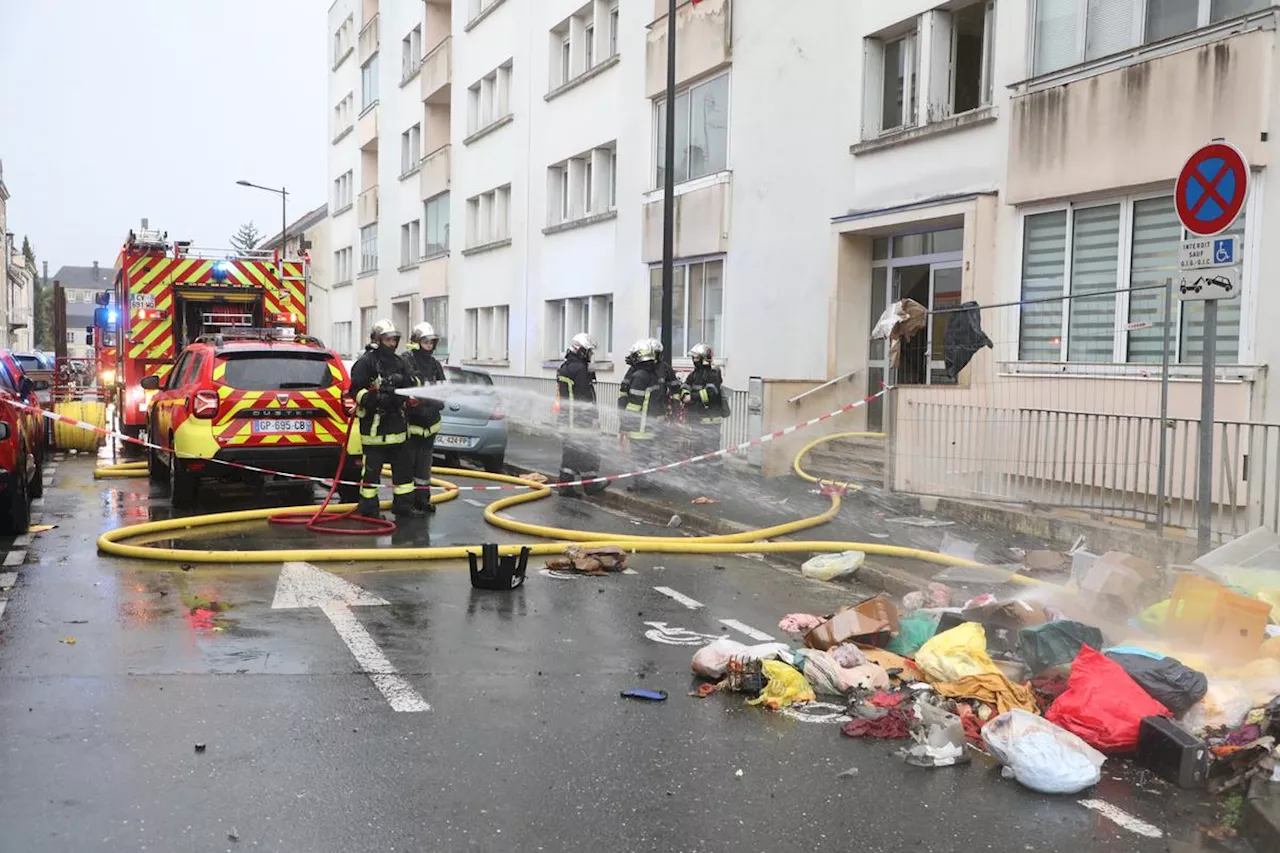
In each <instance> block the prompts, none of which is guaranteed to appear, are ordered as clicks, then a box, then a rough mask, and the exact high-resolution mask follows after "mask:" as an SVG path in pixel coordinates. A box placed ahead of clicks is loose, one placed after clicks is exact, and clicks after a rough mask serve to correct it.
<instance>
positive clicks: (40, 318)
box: [22, 237, 53, 350]
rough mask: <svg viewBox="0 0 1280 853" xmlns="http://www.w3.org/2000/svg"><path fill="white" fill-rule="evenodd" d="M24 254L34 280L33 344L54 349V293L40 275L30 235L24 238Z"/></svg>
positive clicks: (39, 347) (42, 348)
mask: <svg viewBox="0 0 1280 853" xmlns="http://www.w3.org/2000/svg"><path fill="white" fill-rule="evenodd" d="M22 256H23V257H24V258H25V259H26V264H27V269H29V270H30V271H31V277H32V281H33V282H34V295H35V299H34V300H33V301H34V303H35V304H34V305H33V306H32V309H33V315H32V318H31V345H32V346H33V347H35V348H36V349H39V350H52V349H53V294H52V293H50V292H49V289H48V288H46V287H45V283H44V279H43V278H41V276H40V268H39V266H37V265H36V250H35V248H34V247H32V245H31V238H30V237H23V238H22Z"/></svg>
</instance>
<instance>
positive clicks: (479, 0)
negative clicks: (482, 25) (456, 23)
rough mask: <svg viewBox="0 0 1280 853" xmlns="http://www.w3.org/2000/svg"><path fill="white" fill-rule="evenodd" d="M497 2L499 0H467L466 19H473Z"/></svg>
mask: <svg viewBox="0 0 1280 853" xmlns="http://www.w3.org/2000/svg"><path fill="white" fill-rule="evenodd" d="M497 2H499V0H469V2H468V3H467V12H468V15H467V20H475V18H476V17H478V16H479V14H480V13H481V12H483V11H484V10H485V9H488V8H489V7H490V6H492V5H493V4H494V3H497Z"/></svg>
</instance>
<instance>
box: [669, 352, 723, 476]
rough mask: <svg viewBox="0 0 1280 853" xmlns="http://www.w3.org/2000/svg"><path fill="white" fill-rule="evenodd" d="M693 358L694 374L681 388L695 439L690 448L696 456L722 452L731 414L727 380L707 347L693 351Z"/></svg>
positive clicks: (690, 429) (690, 353)
mask: <svg viewBox="0 0 1280 853" xmlns="http://www.w3.org/2000/svg"><path fill="white" fill-rule="evenodd" d="M689 358H690V359H692V360H693V372H692V373H690V374H689V375H688V376H686V377H685V380H684V383H683V384H682V385H681V386H680V402H681V403H683V404H684V412H685V425H686V427H687V428H688V431H689V435H690V438H691V441H690V444H691V445H692V446H691V447H690V448H689V449H690V450H691V451H692V453H693V455H694V456H702V455H703V454H705V453H715V452H716V451H717V450H719V449H720V429H721V425H722V424H724V418H725V415H726V414H727V413H728V412H727V411H726V406H725V400H724V377H723V376H721V374H720V369H719V368H718V367H716V366H715V353H713V352H712V351H711V347H709V346H707V345H706V344H697V345H696V346H694V347H693V349H691V350H689ZM717 461H718V457H717Z"/></svg>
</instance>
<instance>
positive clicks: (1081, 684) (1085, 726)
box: [1044, 646, 1170, 753]
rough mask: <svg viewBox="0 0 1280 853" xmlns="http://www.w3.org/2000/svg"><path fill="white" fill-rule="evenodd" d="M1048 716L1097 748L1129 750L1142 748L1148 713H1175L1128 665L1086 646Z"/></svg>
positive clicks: (1053, 721)
mask: <svg viewBox="0 0 1280 853" xmlns="http://www.w3.org/2000/svg"><path fill="white" fill-rule="evenodd" d="M1044 716H1045V719H1046V720H1048V721H1049V722H1051V723H1056V724H1057V725H1059V726H1062V727H1063V728H1064V729H1066V730H1067V731H1069V732H1071V733H1072V734H1075V735H1079V736H1080V737H1081V738H1082V739H1083V740H1084V741H1085V743H1087V744H1089V745H1090V746H1092V747H1093V748H1095V749H1098V750H1101V751H1102V752H1107V753H1126V752H1133V751H1134V750H1136V749H1137V748H1138V726H1139V725H1140V724H1141V723H1142V718H1143V717H1156V716H1159V717H1168V716H1170V714H1169V709H1168V708H1166V707H1165V706H1164V705H1161V704H1160V703H1159V702H1157V701H1156V700H1155V699H1152V698H1151V696H1150V695H1149V694H1148V693H1147V691H1145V690H1143V689H1142V688H1141V687H1140V686H1138V683H1137V682H1136V681H1134V680H1133V679H1132V678H1130V677H1129V673H1127V672H1125V671H1124V667H1122V666H1120V664H1118V663H1116V662H1115V661H1113V660H1111V659H1109V658H1107V657H1104V656H1103V655H1101V654H1099V653H1098V652H1096V651H1094V650H1093V649H1091V648H1089V647H1088V646H1082V647H1081V648H1080V654H1078V655H1076V659H1075V662H1074V663H1072V664H1071V677H1070V678H1069V679H1067V689H1066V691H1065V692H1064V693H1063V694H1062V695H1061V696H1059V697H1058V698H1057V699H1056V700H1054V703H1053V705H1052V706H1051V707H1050V708H1049V711H1048V713H1046V714H1045V715H1044Z"/></svg>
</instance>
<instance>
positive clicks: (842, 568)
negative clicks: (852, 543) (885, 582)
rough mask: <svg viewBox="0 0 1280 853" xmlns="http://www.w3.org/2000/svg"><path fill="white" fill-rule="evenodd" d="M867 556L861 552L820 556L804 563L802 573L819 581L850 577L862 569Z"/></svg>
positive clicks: (801, 568) (801, 567)
mask: <svg viewBox="0 0 1280 853" xmlns="http://www.w3.org/2000/svg"><path fill="white" fill-rule="evenodd" d="M866 559H867V555H866V554H864V553H862V552H861V551H844V552H841V553H839V554H819V555H817V556H816V557H811V558H809V559H808V560H805V561H804V564H803V565H802V566H800V573H801V574H802V575H804V576H805V577H807V578H812V579H814V580H819V581H833V580H835V579H836V578H843V577H848V576H849V575H852V574H854V573H855V572H857V571H858V569H860V568H862V563H863V561H864V560H866Z"/></svg>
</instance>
